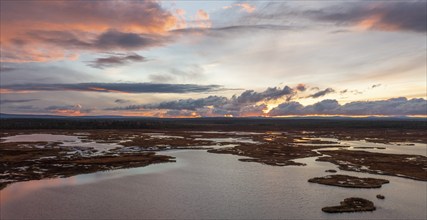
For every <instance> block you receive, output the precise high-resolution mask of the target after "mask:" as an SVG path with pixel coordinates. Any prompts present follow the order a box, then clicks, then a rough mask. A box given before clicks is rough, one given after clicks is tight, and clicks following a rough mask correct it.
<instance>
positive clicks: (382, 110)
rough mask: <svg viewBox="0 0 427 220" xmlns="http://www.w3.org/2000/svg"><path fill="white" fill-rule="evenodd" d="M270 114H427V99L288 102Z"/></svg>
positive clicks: (402, 98)
mask: <svg viewBox="0 0 427 220" xmlns="http://www.w3.org/2000/svg"><path fill="white" fill-rule="evenodd" d="M269 115H270V116H288V115H349V116H351V115H388V116H395V115H427V101H426V100H425V99H421V98H420V99H410V100H408V99H407V98H404V97H401V98H392V99H388V100H381V101H366V102H350V103H347V104H344V105H340V104H339V103H338V102H337V101H336V100H331V99H326V100H323V101H320V102H317V103H316V104H313V105H308V106H303V105H301V104H300V103H298V102H286V103H282V104H280V105H279V106H277V107H276V108H273V109H272V110H271V111H270V112H269Z"/></svg>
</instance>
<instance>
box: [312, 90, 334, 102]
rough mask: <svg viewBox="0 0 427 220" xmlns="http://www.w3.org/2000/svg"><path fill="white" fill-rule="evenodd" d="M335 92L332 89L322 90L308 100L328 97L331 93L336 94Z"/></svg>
mask: <svg viewBox="0 0 427 220" xmlns="http://www.w3.org/2000/svg"><path fill="white" fill-rule="evenodd" d="M334 92H335V90H334V89H332V88H327V89H325V90H322V91H319V92H316V93H314V94H311V95H309V96H307V97H308V98H314V99H315V98H319V97H322V96H325V95H327V94H329V93H334Z"/></svg>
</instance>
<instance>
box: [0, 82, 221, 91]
mask: <svg viewBox="0 0 427 220" xmlns="http://www.w3.org/2000/svg"><path fill="white" fill-rule="evenodd" d="M2 89H3V90H5V91H8V92H10V93H13V92H23V91H24V92H30V91H80V92H107V93H192V92H212V91H218V90H223V88H222V87H221V86H219V85H196V84H161V83H75V84H12V85H2Z"/></svg>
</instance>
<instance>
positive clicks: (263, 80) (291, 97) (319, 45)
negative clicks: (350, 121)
mask: <svg viewBox="0 0 427 220" xmlns="http://www.w3.org/2000/svg"><path fill="white" fill-rule="evenodd" d="M426 16H427V15H426V2H425V1H369V2H364V1H361V2H348V3H346V2H341V1H328V2H306V1H286V2H277V1H272V2H268V1H267V2H266V1H248V2H244V1H243V2H242V1H236V2H234V1H209V2H205V3H203V4H202V3H201V2H194V1H154V0H145V1H114V0H111V1H59V0H58V1H1V35H0V40H1V45H2V47H1V59H0V62H1V63H0V67H1V74H0V79H1V81H0V86H1V88H0V94H1V99H0V107H1V113H7V114H36V115H40V114H52V115H66V116H88V115H121V116H141V117H161V118H168V117H177V118H182V117H184V118H185V117H188V118H192V117H290V116H348V117H361V116H362V117H368V116H387V117H389V116H417V117H423V116H426V115H427V104H426V98H427V94H426V91H427V86H426V80H427V78H426V75H427V74H426V68H427V67H426V59H427V53H426V47H427V46H426V20H427V17H426Z"/></svg>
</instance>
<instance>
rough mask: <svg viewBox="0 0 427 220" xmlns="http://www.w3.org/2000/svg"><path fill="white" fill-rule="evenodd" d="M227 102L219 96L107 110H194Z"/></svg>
mask: <svg viewBox="0 0 427 220" xmlns="http://www.w3.org/2000/svg"><path fill="white" fill-rule="evenodd" d="M227 102H228V99H227V98H225V97H221V96H209V97H207V98H200V99H191V98H190V99H180V100H177V101H169V102H160V103H155V104H146V105H130V106H126V107H119V108H109V109H108V110H139V109H168V110H196V109H199V108H204V107H206V106H212V107H219V106H221V105H224V104H225V103H227Z"/></svg>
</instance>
